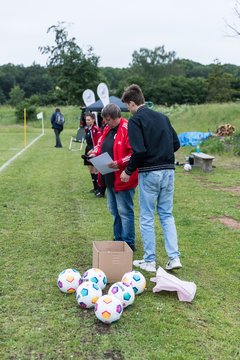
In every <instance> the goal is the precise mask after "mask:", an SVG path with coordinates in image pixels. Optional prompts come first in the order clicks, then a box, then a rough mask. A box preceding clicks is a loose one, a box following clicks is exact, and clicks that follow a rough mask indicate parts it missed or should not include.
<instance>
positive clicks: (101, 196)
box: [95, 192, 105, 198]
mask: <svg viewBox="0 0 240 360" xmlns="http://www.w3.org/2000/svg"><path fill="white" fill-rule="evenodd" d="M95 196H96V197H97V198H105V195H103V194H101V193H100V192H97V193H96V194H95Z"/></svg>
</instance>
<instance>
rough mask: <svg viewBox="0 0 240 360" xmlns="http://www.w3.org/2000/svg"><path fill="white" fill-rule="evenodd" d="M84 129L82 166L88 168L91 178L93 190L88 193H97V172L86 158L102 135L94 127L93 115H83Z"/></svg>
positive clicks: (95, 126) (97, 128)
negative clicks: (84, 141) (84, 142)
mask: <svg viewBox="0 0 240 360" xmlns="http://www.w3.org/2000/svg"><path fill="white" fill-rule="evenodd" d="M85 120H86V125H87V126H86V127H85V140H86V148H85V155H82V158H83V159H84V165H86V166H87V167H88V170H89V173H90V175H91V178H92V183H93V189H92V190H90V192H94V193H98V192H99V189H98V171H97V169H95V167H94V166H93V165H92V163H90V162H89V161H88V156H89V155H90V154H91V151H92V150H93V148H94V146H95V145H97V142H98V140H99V138H100V137H101V135H102V133H101V130H100V129H99V127H98V126H97V125H95V114H93V113H87V114H86V115H85Z"/></svg>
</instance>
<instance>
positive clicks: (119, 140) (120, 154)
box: [93, 118, 138, 192]
mask: <svg viewBox="0 0 240 360" xmlns="http://www.w3.org/2000/svg"><path fill="white" fill-rule="evenodd" d="M110 130H111V128H110V127H109V126H108V125H106V126H105V128H104V130H103V133H102V136H101V138H100V139H99V141H98V143H97V146H95V148H94V150H93V154H95V155H96V156H98V155H100V154H101V148H102V143H103V142H104V140H105V137H106V135H107V134H108V133H109V131H110ZM131 154H132V148H131V146H130V144H129V140H128V121H127V120H126V119H123V118H121V119H120V123H119V126H118V129H117V134H116V136H115V139H114V144H113V160H114V161H116V162H117V164H118V168H119V170H118V171H115V172H114V176H115V180H114V190H115V191H116V192H117V191H121V190H129V189H133V188H135V187H136V186H137V184H138V171H137V170H136V171H134V172H133V173H132V175H131V176H130V179H129V181H128V182H122V181H121V179H120V175H121V173H122V171H123V170H124V169H125V168H126V166H127V164H128V162H129V159H130V157H131Z"/></svg>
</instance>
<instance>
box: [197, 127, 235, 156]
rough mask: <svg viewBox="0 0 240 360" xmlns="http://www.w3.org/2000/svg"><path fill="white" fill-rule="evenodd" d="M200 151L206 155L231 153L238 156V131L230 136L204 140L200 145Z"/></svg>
mask: <svg viewBox="0 0 240 360" xmlns="http://www.w3.org/2000/svg"><path fill="white" fill-rule="evenodd" d="M200 146H201V151H203V152H205V153H207V154H219V155H221V154H223V153H232V154H234V155H237V156H240V131H238V132H236V134H234V135H232V136H226V137H218V136H214V137H211V138H209V139H207V140H205V141H204V142H203V143H202V144H201V145H200Z"/></svg>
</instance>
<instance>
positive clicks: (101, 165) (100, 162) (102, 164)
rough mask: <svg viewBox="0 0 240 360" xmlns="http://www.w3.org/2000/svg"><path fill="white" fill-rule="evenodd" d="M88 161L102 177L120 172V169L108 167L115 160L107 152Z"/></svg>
mask: <svg viewBox="0 0 240 360" xmlns="http://www.w3.org/2000/svg"><path fill="white" fill-rule="evenodd" d="M88 161H90V162H91V163H92V164H93V166H94V167H95V168H96V169H97V170H98V171H99V172H100V174H102V175H106V174H109V173H111V172H114V171H118V169H111V168H110V167H108V165H109V164H111V163H112V162H113V159H112V158H111V156H110V155H109V154H108V153H107V152H105V153H103V154H101V155H99V156H96V157H92V158H90V159H89V160H88Z"/></svg>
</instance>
